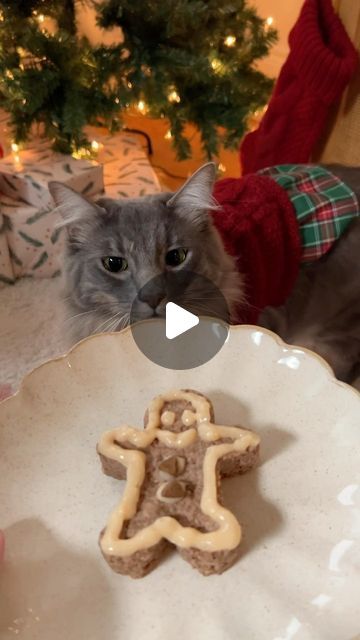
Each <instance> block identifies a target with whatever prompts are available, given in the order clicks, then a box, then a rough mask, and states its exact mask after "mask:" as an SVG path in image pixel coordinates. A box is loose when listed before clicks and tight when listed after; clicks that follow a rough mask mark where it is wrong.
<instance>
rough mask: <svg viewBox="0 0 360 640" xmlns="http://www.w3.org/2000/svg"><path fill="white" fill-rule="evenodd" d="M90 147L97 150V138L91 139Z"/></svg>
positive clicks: (98, 146) (98, 147)
mask: <svg viewBox="0 0 360 640" xmlns="http://www.w3.org/2000/svg"><path fill="white" fill-rule="evenodd" d="M91 148H92V150H93V151H99V149H100V145H99V143H98V141H97V140H92V141H91Z"/></svg>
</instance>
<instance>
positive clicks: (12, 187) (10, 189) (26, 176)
mask: <svg viewBox="0 0 360 640" xmlns="http://www.w3.org/2000/svg"><path fill="white" fill-rule="evenodd" d="M51 180H58V181H59V182H63V183H64V184H67V185H68V186H69V187H72V188H73V189H75V190H76V191H79V192H80V193H84V194H86V195H87V196H91V195H94V194H96V193H99V191H101V190H102V189H103V188H104V180H103V167H102V165H100V164H98V163H97V162H95V161H89V160H77V159H75V158H72V157H71V156H66V155H62V154H59V153H54V152H53V151H51V150H49V149H46V148H45V149H44V150H41V149H36V150H34V149H30V150H26V151H21V152H20V153H11V154H10V155H8V156H6V157H5V158H3V159H2V160H1V161H0V191H1V192H2V193H4V194H5V195H7V196H9V197H10V198H13V199H14V200H22V201H23V202H25V203H26V204H29V205H33V206H34V207H42V206H49V207H50V206H51V204H52V198H51V195H50V193H49V190H48V183H49V182H50V181H51Z"/></svg>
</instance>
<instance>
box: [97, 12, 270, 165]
mask: <svg viewBox="0 0 360 640" xmlns="http://www.w3.org/2000/svg"><path fill="white" fill-rule="evenodd" d="M97 9H98V16H99V17H98V21H99V24H100V26H102V27H104V28H108V27H113V26H115V25H117V26H119V27H121V29H122V32H123V34H124V42H123V45H122V51H123V55H122V59H123V81H124V82H127V84H128V86H129V87H130V89H131V92H132V101H133V100H134V99H135V100H138V106H139V108H140V110H141V111H144V112H147V113H148V114H149V115H150V116H153V117H159V116H160V117H165V118H167V119H168V120H169V123H170V135H171V137H172V140H173V144H174V147H175V148H176V150H177V152H178V157H179V158H186V157H188V156H189V154H190V144H189V141H188V140H187V139H186V138H185V137H184V135H183V131H184V126H185V124H186V123H187V122H191V123H193V124H194V125H195V126H196V127H197V128H198V129H199V131H200V133H201V138H202V142H203V148H204V152H205V154H206V155H207V156H208V157H209V158H211V157H212V156H213V155H215V154H216V153H217V152H218V149H219V143H220V142H222V143H223V144H224V145H225V146H226V147H231V146H234V145H237V143H238V141H239V139H240V137H241V136H242V135H243V133H244V131H245V129H246V122H247V118H248V116H249V113H251V112H252V111H255V110H256V109H258V108H259V107H261V106H263V105H264V104H265V103H266V101H267V99H268V97H269V93H270V91H271V88H272V81H271V80H270V79H268V78H266V77H265V76H264V75H263V74H262V73H260V72H259V71H257V70H256V69H255V68H254V62H255V61H256V60H257V59H260V58H262V57H263V56H265V55H267V53H268V52H269V49H270V46H271V44H272V43H274V42H275V40H276V31H275V30H274V29H272V28H271V25H268V24H267V23H266V21H264V20H262V19H261V18H260V17H259V16H258V15H257V14H256V11H255V10H254V9H253V8H252V7H250V6H248V4H247V2H246V0H222V2H219V0H161V2H158V0H146V2H141V1H139V0H137V1H135V2H134V0H102V1H100V2H97ZM219 128H220V131H219Z"/></svg>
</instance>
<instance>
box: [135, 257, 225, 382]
mask: <svg viewBox="0 0 360 640" xmlns="http://www.w3.org/2000/svg"><path fill="white" fill-rule="evenodd" d="M229 321H230V314H229V309H228V305H227V303H226V300H225V298H224V296H223V295H222V293H221V291H220V289H219V288H218V287H216V286H215V285H214V284H213V283H212V282H211V281H210V280H208V279H207V278H205V277H204V276H200V275H198V274H196V273H194V272H191V271H185V270H184V269H183V270H181V271H179V272H168V273H165V274H162V275H159V276H156V277H155V278H152V279H151V280H149V281H148V282H146V283H145V284H144V285H143V286H142V287H141V288H140V289H139V291H138V293H137V296H136V298H135V300H134V302H133V304H132V308H131V313H130V324H131V330H132V335H133V339H134V341H135V342H136V345H137V347H138V348H139V349H140V351H141V352H142V353H143V354H144V355H145V356H146V357H147V358H149V359H150V360H152V361H153V362H154V363H155V364H157V365H159V366H162V367H166V368H167V369H176V370H179V369H193V368H195V367H199V366H201V365H203V364H205V363H206V362H208V361H209V360H211V359H212V358H213V357H214V356H215V355H216V354H217V353H218V351H220V349H221V348H222V346H223V345H224V343H225V342H226V340H227V337H228V333H229Z"/></svg>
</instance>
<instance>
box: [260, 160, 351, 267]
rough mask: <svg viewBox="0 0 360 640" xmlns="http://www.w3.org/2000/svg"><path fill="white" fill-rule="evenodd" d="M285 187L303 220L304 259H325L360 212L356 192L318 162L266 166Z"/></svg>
mask: <svg viewBox="0 0 360 640" xmlns="http://www.w3.org/2000/svg"><path fill="white" fill-rule="evenodd" d="M258 173H259V174H262V175H267V176H269V177H270V178H272V179H273V180H275V181H276V182H277V183H278V184H279V185H280V186H281V187H283V188H284V189H285V190H286V192H287V194H288V196H289V198H290V200H291V202H292V203H293V206H294V209H295V214H296V217H297V220H298V223H299V228H300V236H301V241H302V247H303V255H302V261H303V262H312V261H313V260H317V259H318V258H321V256H323V255H324V254H325V253H327V251H328V250H329V249H330V248H331V247H332V245H333V244H334V242H335V241H336V240H337V239H338V238H340V236H341V234H342V233H343V232H344V231H345V229H346V228H347V227H348V225H349V224H350V222H351V221H352V220H353V219H354V218H355V217H356V216H359V215H360V210H359V203H358V200H357V198H356V196H355V194H354V192H353V191H352V190H351V189H350V188H349V187H348V186H347V185H346V184H345V183H343V182H342V181H341V180H339V178H337V177H336V176H334V175H333V174H332V173H330V172H329V171H327V169H324V168H323V167H319V166H316V165H305V164H304V165H301V164H300V165H296V164H284V165H278V166H275V167H269V168H267V169H262V170H261V171H259V172H258Z"/></svg>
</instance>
